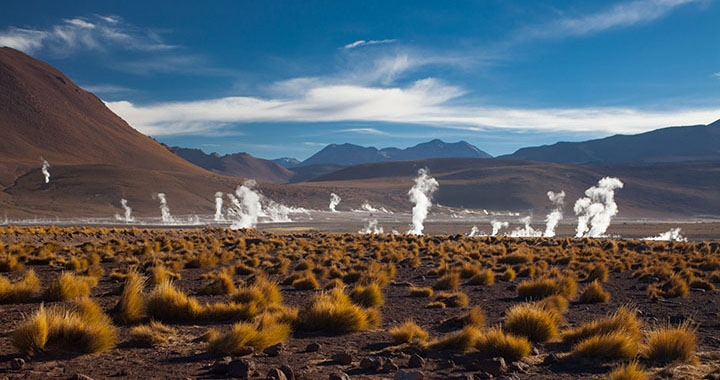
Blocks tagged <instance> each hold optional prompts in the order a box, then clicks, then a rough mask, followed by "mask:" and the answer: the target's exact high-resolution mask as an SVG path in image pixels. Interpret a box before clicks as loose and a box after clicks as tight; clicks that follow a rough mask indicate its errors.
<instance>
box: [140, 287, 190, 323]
mask: <svg viewBox="0 0 720 380" xmlns="http://www.w3.org/2000/svg"><path fill="white" fill-rule="evenodd" d="M145 310H146V312H147V315H148V316H149V317H150V318H154V319H157V320H160V321H192V320H195V319H198V318H199V317H200V315H202V314H203V307H202V306H201V305H200V303H199V302H197V300H195V299H194V298H190V297H188V296H187V295H185V293H183V292H181V291H179V290H177V289H175V286H174V285H173V284H172V282H170V280H165V281H164V282H161V283H160V284H159V285H157V286H156V287H155V289H153V290H152V292H150V294H148V296H147V298H146V302H145Z"/></svg>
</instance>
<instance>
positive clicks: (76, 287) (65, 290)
mask: <svg viewBox="0 0 720 380" xmlns="http://www.w3.org/2000/svg"><path fill="white" fill-rule="evenodd" d="M96 284H97V279H96V278H94V277H86V276H76V275H74V274H72V273H70V272H62V273H61V274H60V276H58V277H57V278H56V279H55V281H53V282H52V283H51V284H50V286H49V287H48V288H47V289H45V295H44V296H45V299H47V300H50V301H67V300H71V299H73V298H76V297H84V296H87V295H88V294H90V288H92V287H93V286H95V285H96Z"/></svg>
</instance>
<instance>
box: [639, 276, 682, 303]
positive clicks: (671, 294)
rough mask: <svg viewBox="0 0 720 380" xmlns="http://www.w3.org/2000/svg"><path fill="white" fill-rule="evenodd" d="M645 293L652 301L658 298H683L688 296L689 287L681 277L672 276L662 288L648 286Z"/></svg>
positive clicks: (652, 285) (653, 285) (655, 285)
mask: <svg viewBox="0 0 720 380" xmlns="http://www.w3.org/2000/svg"><path fill="white" fill-rule="evenodd" d="M647 292H648V297H650V299H653V300H654V299H658V298H675V297H682V298H685V297H687V295H688V294H690V287H689V286H688V284H687V282H685V280H684V279H683V278H682V277H680V276H678V275H674V276H672V277H670V279H669V280H668V281H667V282H665V283H664V284H663V285H662V286H658V285H657V284H651V285H650V286H648V289H647Z"/></svg>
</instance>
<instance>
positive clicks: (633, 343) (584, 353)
mask: <svg viewBox="0 0 720 380" xmlns="http://www.w3.org/2000/svg"><path fill="white" fill-rule="evenodd" d="M639 351H640V344H639V342H638V341H637V340H636V339H635V338H634V337H633V336H632V335H631V334H627V333H623V332H613V333H610V334H603V335H593V336H590V337H589V338H586V339H584V340H581V341H580V342H579V343H578V344H576V345H575V347H573V350H572V354H573V355H575V356H580V357H585V358H590V359H599V360H631V359H633V358H634V357H635V356H637V354H638V352H639Z"/></svg>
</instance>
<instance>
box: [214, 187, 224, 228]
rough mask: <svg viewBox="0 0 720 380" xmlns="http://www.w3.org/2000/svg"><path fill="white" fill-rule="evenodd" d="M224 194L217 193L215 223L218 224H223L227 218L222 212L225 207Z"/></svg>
mask: <svg viewBox="0 0 720 380" xmlns="http://www.w3.org/2000/svg"><path fill="white" fill-rule="evenodd" d="M222 197H223V193H222V192H221V191H218V192H217V193H215V221H216V222H222V221H223V220H225V217H224V216H223V212H222V206H223V199H222Z"/></svg>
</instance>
